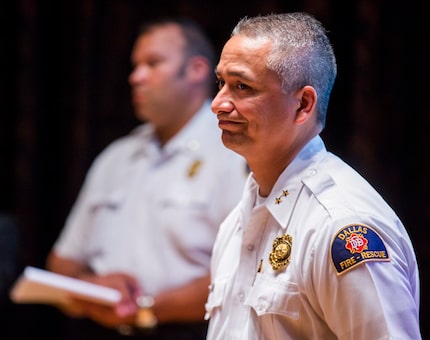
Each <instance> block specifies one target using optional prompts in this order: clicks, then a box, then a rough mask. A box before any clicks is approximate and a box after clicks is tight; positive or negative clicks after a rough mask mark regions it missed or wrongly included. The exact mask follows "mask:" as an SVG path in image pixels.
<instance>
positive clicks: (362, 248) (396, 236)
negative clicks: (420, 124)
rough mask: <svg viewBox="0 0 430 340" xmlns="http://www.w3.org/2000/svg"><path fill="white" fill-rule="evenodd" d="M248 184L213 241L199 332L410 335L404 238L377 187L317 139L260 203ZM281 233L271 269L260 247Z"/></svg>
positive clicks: (218, 335) (413, 316) (412, 322)
mask: <svg viewBox="0 0 430 340" xmlns="http://www.w3.org/2000/svg"><path fill="white" fill-rule="evenodd" d="M257 192H258V186H257V183H256V182H255V180H254V179H253V177H252V174H251V175H250V176H249V179H248V182H247V184H246V189H245V191H244V196H243V197H242V200H241V202H240V204H239V205H238V207H237V208H236V209H235V210H234V211H233V212H232V213H231V214H230V215H229V217H228V218H227V219H226V220H225V221H224V222H223V224H222V225H221V228H220V231H219V234H218V237H217V241H216V243H215V246H214V253H213V258H212V265H211V266H212V267H211V271H212V283H211V287H210V295H209V298H208V302H207V304H206V310H207V314H206V318H210V323H209V332H208V340H215V339H222V340H233V339H252V340H255V339H264V340H288V339H294V340H297V339H324V340H328V339H347V340H353V339H363V340H364V339H366V340H368V339H372V340H374V339H403V340H405V339H408V340H410V339H419V338H420V330H419V321H418V309H419V278H418V269H417V264H416V259H415V255H414V251H413V248H412V245H411V241H410V239H409V237H408V235H407V233H406V231H405V229H404V227H403V225H402V223H401V222H400V221H399V219H398V218H397V216H396V215H395V213H394V212H393V211H392V209H391V208H390V207H389V206H388V205H387V204H386V203H385V202H384V200H383V199H382V198H381V197H380V195H379V194H378V193H377V192H376V191H375V190H374V189H373V188H372V187H371V186H370V185H369V184H368V183H367V182H366V181H365V180H364V179H363V178H362V177H361V176H360V175H358V174H357V173H356V172H355V171H354V170H353V169H352V168H351V167H349V166H348V165H346V164H345V163H344V162H343V161H341V160H340V159H339V158H337V157H336V156H334V155H333V154H331V153H328V152H327V151H326V149H325V146H324V144H323V142H322V140H321V139H320V137H315V138H314V139H313V140H312V141H310V142H309V143H308V145H307V146H306V147H305V148H304V149H303V150H302V151H301V152H300V154H299V155H298V156H297V157H296V158H295V159H294V161H293V162H292V163H291V164H290V165H289V166H288V167H287V168H286V169H285V171H284V172H283V173H282V174H281V176H280V177H279V179H278V181H277V182H276V184H275V186H274V188H273V190H272V192H271V194H270V195H269V197H268V198H267V199H266V200H265V201H264V202H263V203H262V204H260V205H258V204H255V202H256V197H257ZM285 234H287V235H289V236H291V248H290V249H291V253H290V258H289V262H288V263H287V264H286V267H285V268H282V267H281V268H280V269H277V270H275V269H273V268H272V265H271V261H270V260H269V254H270V253H271V252H272V250H273V248H272V247H273V244H274V240H275V239H276V237H277V236H281V235H285ZM339 245H340V246H339ZM349 249H351V250H349ZM353 250H355V251H353ZM345 252H346V253H348V254H349V255H348V256H345ZM360 259H365V260H363V261H361V260H360ZM360 261H361V262H360ZM260 262H261V264H260ZM272 262H275V264H276V263H277V262H276V261H272Z"/></svg>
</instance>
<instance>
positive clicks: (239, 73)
mask: <svg viewBox="0 0 430 340" xmlns="http://www.w3.org/2000/svg"><path fill="white" fill-rule="evenodd" d="M215 74H216V75H217V76H220V75H221V72H220V71H218V69H217V68H215ZM226 75H227V76H229V77H238V78H241V79H243V80H246V81H252V79H251V77H249V76H247V75H246V73H245V72H242V71H235V70H229V71H227V72H226Z"/></svg>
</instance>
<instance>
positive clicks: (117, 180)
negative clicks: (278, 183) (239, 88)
mask: <svg viewBox="0 0 430 340" xmlns="http://www.w3.org/2000/svg"><path fill="white" fill-rule="evenodd" d="M220 134H221V130H220V129H219V128H218V126H217V119H216V116H215V115H214V114H213V113H212V112H211V111H210V104H209V102H207V103H205V105H204V107H203V108H202V109H201V110H200V111H199V112H198V114H197V115H196V116H195V117H194V118H193V119H192V120H191V122H190V123H189V124H188V125H187V126H186V127H185V128H183V129H182V130H181V131H180V132H179V133H178V134H177V135H176V136H175V137H174V138H173V139H172V140H170V141H169V142H168V143H167V144H166V145H165V146H164V147H163V148H162V149H160V148H159V146H158V143H157V141H156V139H155V137H154V134H153V127H152V126H151V125H150V124H144V125H143V126H141V127H139V128H138V129H137V130H136V131H134V133H132V134H130V135H128V136H126V137H123V138H121V139H119V140H117V141H115V142H113V143H112V144H111V145H110V146H108V148H107V149H106V150H105V151H104V152H102V153H101V154H100V155H99V157H97V159H96V160H95V162H94V164H93V166H92V167H91V169H90V171H89V173H88V175H87V178H86V180H85V183H84V185H83V187H82V189H81V192H80V194H79V197H78V199H77V201H76V203H75V205H74V207H73V209H72V211H71V213H70V215H69V217H68V219H67V221H66V225H65V228H64V229H63V231H62V233H61V235H60V238H59V240H58V241H57V242H56V244H55V245H54V247H55V251H56V252H57V253H58V254H59V255H60V256H63V257H67V258H72V259H76V260H79V261H84V262H85V263H88V264H89V265H90V267H91V268H93V270H95V272H97V273H100V274H103V273H109V272H112V271H122V272H126V273H130V274H134V275H135V276H136V277H137V278H138V280H139V281H140V283H141V285H142V288H143V291H144V293H146V294H150V295H155V294H157V293H158V292H160V291H162V290H165V289H169V288H171V287H175V286H178V285H182V284H184V283H186V282H189V281H191V280H193V279H195V278H197V277H200V276H202V275H206V274H207V273H208V272H209V265H210V255H211V251H212V246H213V242H214V240H215V236H216V233H217V231H218V227H219V225H220V223H221V221H222V220H223V219H224V218H225V217H226V216H227V214H228V213H229V212H230V211H231V210H232V209H233V207H234V206H235V205H236V204H237V202H238V201H239V199H240V196H241V194H242V191H243V187H244V184H245V181H246V177H247V172H246V163H245V160H244V159H243V158H242V157H240V156H238V155H237V154H235V153H233V152H232V151H230V150H228V149H227V148H225V147H224V145H223V144H222V141H221V135H220Z"/></svg>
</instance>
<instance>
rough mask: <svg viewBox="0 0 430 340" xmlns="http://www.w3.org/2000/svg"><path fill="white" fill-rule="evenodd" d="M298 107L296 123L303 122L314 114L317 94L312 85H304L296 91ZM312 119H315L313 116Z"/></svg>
mask: <svg viewBox="0 0 430 340" xmlns="http://www.w3.org/2000/svg"><path fill="white" fill-rule="evenodd" d="M297 98H298V100H299V103H300V105H299V108H298V109H297V111H296V119H295V120H294V122H295V123H296V124H303V123H305V122H306V121H307V120H308V119H309V118H311V117H312V116H313V115H314V114H315V107H316V104H317V99H318V95H317V92H316V91H315V89H314V88H313V87H312V86H304V87H303V88H301V89H300V90H299V91H298V93H297ZM314 119H316V118H315V117H314Z"/></svg>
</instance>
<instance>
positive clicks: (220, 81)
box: [216, 79, 225, 89]
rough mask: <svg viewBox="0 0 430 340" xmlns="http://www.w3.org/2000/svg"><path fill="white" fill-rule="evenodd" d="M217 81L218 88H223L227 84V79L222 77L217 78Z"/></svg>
mask: <svg viewBox="0 0 430 340" xmlns="http://www.w3.org/2000/svg"><path fill="white" fill-rule="evenodd" d="M216 83H217V85H218V89H221V88H222V87H223V86H224V85H225V81H224V80H222V79H217V80H216Z"/></svg>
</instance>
